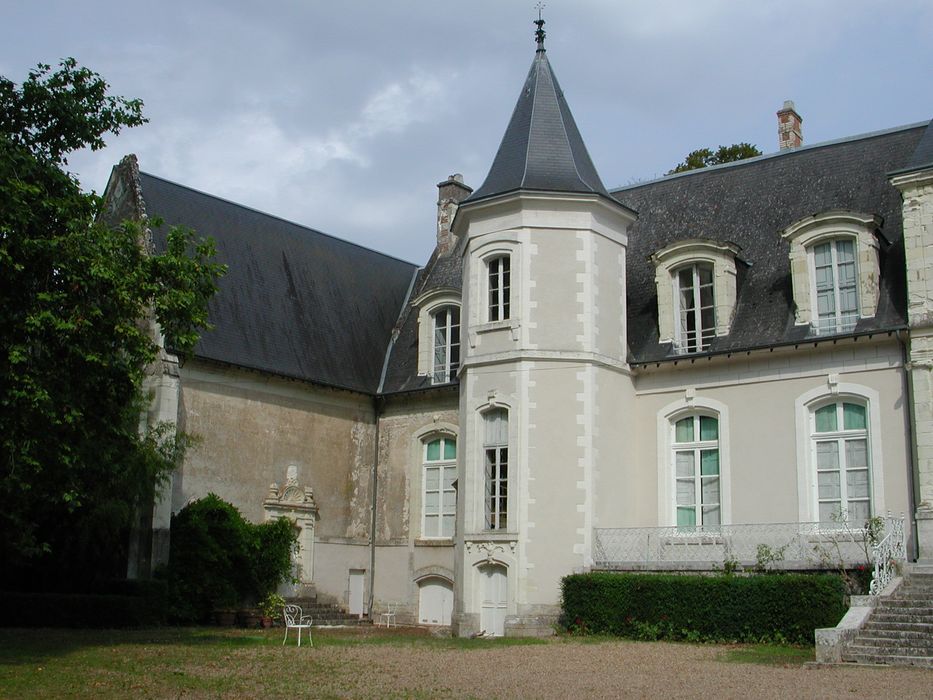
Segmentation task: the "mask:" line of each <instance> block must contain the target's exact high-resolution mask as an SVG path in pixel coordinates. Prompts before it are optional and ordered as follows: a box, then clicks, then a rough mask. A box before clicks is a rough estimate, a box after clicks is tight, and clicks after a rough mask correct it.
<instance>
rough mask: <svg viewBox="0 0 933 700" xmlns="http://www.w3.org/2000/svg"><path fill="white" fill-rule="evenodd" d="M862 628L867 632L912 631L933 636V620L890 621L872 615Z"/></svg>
mask: <svg viewBox="0 0 933 700" xmlns="http://www.w3.org/2000/svg"><path fill="white" fill-rule="evenodd" d="M862 630H864V631H866V632H877V631H885V632H891V633H898V632H911V633H916V634H926V635H931V636H933V622H890V621H885V620H878V619H877V618H875V617H871V618H869V620H868V622H866V623H865V624H864V625H863V626H862Z"/></svg>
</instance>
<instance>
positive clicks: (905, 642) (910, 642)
mask: <svg viewBox="0 0 933 700" xmlns="http://www.w3.org/2000/svg"><path fill="white" fill-rule="evenodd" d="M852 647H853V648H855V647H873V648H875V649H878V650H879V651H895V650H897V651H899V652H901V651H903V652H906V651H907V650H911V652H913V651H915V650H918V649H919V650H921V651H923V652H924V655H927V656H933V639H930V638H929V637H881V636H878V635H874V634H859V635H858V636H857V637H856V638H855V639H854V640H853V641H852Z"/></svg>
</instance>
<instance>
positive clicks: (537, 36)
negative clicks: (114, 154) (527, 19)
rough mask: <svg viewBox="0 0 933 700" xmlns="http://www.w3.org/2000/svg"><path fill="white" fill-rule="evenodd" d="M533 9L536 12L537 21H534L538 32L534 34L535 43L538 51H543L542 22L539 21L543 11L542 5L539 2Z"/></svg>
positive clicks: (541, 20)
mask: <svg viewBox="0 0 933 700" xmlns="http://www.w3.org/2000/svg"><path fill="white" fill-rule="evenodd" d="M535 9H537V10H538V19H536V20H535V21H534V23H535V24H537V25H538V30H537V31H536V32H535V41H537V42H538V51H544V20H543V19H541V10H543V9H544V3H543V2H539V3H538V4H537V5H535Z"/></svg>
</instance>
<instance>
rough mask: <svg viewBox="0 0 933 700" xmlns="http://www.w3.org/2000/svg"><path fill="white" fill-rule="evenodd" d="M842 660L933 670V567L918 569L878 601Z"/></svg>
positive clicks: (847, 646) (845, 651) (844, 652)
mask: <svg viewBox="0 0 933 700" xmlns="http://www.w3.org/2000/svg"><path fill="white" fill-rule="evenodd" d="M842 660H843V661H850V662H856V663H865V664H892V665H899V666H921V667H924V668H933V568H930V567H918V568H917V569H915V571H914V572H912V573H910V574H908V575H907V576H906V577H905V579H904V582H903V583H902V584H901V585H900V587H899V588H898V589H897V591H895V593H894V595H892V596H890V597H888V598H881V599H879V601H878V604H877V606H876V607H875V609H874V611H873V612H872V614H871V617H869V618H868V621H867V622H866V623H865V624H864V625H863V626H862V628H861V629H860V630H859V632H858V634H857V635H856V636H855V638H854V639H853V640H852V641H851V642H850V643H849V644H847V645H846V648H845V650H844V651H843V653H842Z"/></svg>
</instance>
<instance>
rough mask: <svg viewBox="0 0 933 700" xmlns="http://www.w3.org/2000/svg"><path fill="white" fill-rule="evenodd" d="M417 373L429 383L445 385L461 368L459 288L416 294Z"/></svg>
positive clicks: (414, 302) (453, 378)
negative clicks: (425, 377)
mask: <svg viewBox="0 0 933 700" xmlns="http://www.w3.org/2000/svg"><path fill="white" fill-rule="evenodd" d="M412 305H413V306H415V307H416V308H417V309H418V374H420V375H422V376H428V377H430V378H431V383H432V384H446V383H448V382H452V381H454V380H455V379H456V378H457V370H459V369H460V330H461V326H460V291H459V290H457V289H453V288H448V287H442V288H436V289H431V290H429V291H427V292H425V293H423V294H421V295H419V296H418V297H417V298H416V299H414V301H412Z"/></svg>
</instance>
